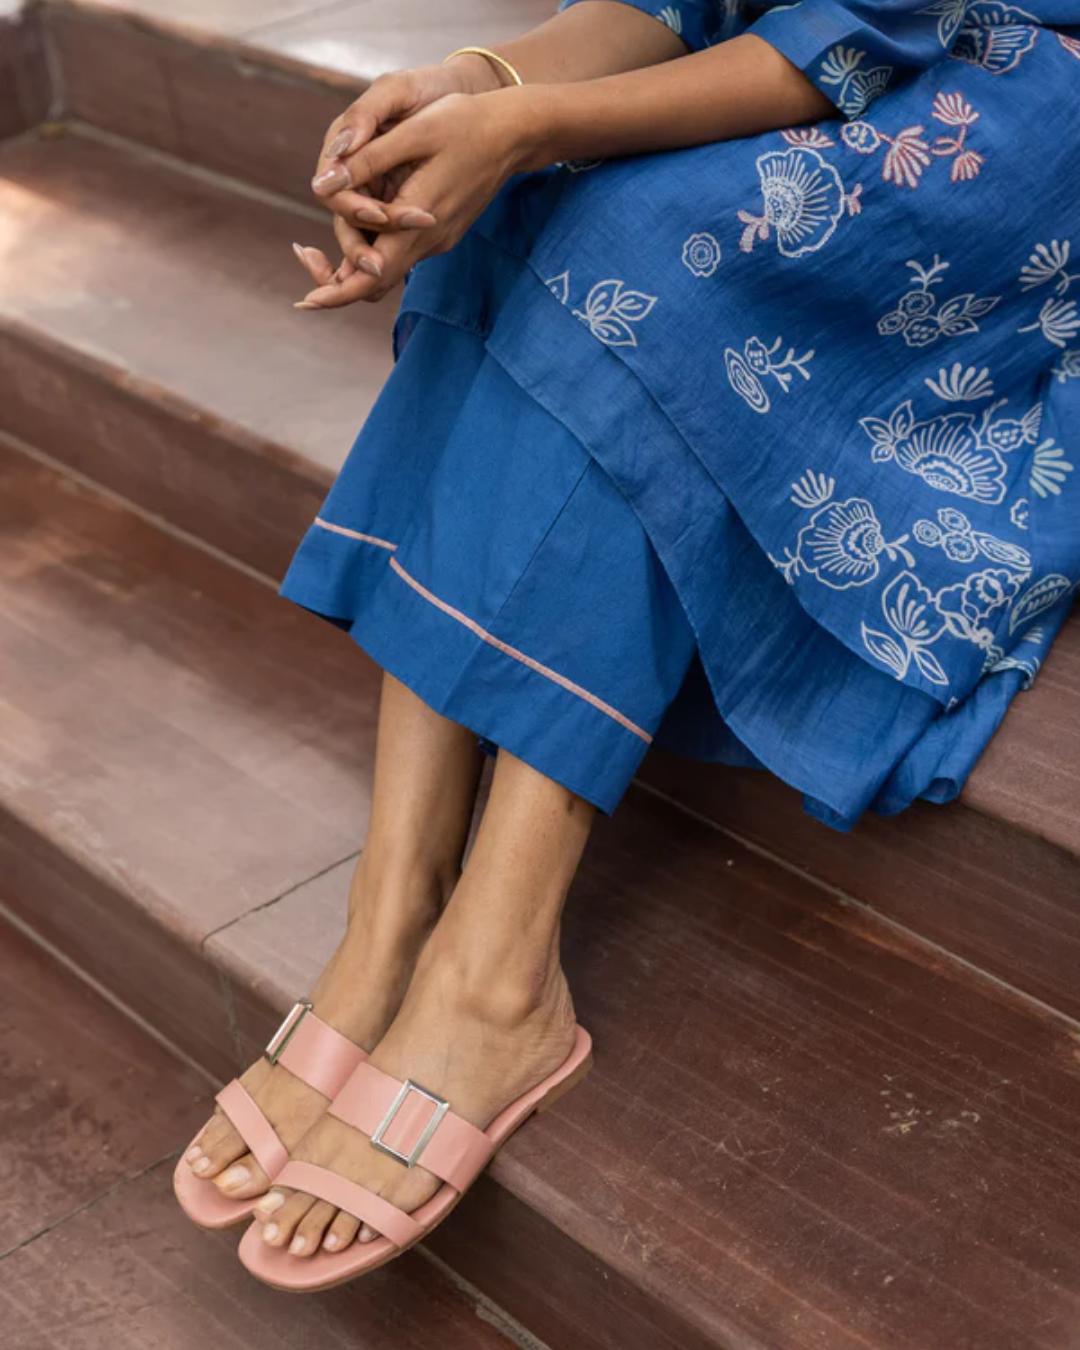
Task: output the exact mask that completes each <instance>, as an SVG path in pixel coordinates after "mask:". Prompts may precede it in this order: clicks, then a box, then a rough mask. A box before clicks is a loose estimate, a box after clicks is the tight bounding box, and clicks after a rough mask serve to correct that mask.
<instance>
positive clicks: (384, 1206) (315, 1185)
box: [278, 1162, 424, 1247]
mask: <svg viewBox="0 0 1080 1350" xmlns="http://www.w3.org/2000/svg"><path fill="white" fill-rule="evenodd" d="M278 1183H279V1185H282V1186H289V1187H291V1188H292V1189H293V1190H297V1191H304V1192H305V1193H306V1194H308V1195H313V1196H315V1198H316V1199H318V1200H325V1201H326V1202H327V1204H330V1205H333V1206H334V1207H335V1209H343V1210H344V1211H345V1213H346V1214H351V1215H352V1216H353V1218H354V1219H359V1220H360V1222H361V1223H369V1224H370V1225H371V1226H372V1228H374V1229H375V1231H376V1232H377V1233H381V1234H382V1236H383V1237H386V1238H389V1239H390V1241H391V1242H392V1243H393V1244H394V1246H395V1247H408V1246H409V1245H410V1243H413V1242H418V1241H419V1240H420V1238H421V1237H422V1236H423V1234H424V1228H423V1225H422V1224H419V1223H417V1221H416V1220H415V1219H414V1218H413V1217H412V1215H410V1214H406V1213H405V1211H404V1210H401V1209H398V1207H397V1206H396V1205H392V1204H391V1203H390V1201H389V1200H384V1199H383V1198H382V1196H381V1195H376V1194H375V1192H374V1191H369V1190H368V1189H367V1187H366V1186H358V1185H357V1184H356V1182H355V1181H348V1180H346V1178H345V1177H342V1176H339V1175H338V1174H337V1172H331V1171H330V1170H329V1168H326V1167H317V1166H316V1165H315V1164H314V1163H306V1162H291V1163H289V1164H288V1166H287V1167H286V1168H285V1169H284V1171H283V1172H282V1173H281V1175H280V1176H279V1177H278Z"/></svg>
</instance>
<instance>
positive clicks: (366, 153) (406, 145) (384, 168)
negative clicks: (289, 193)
mask: <svg viewBox="0 0 1080 1350" xmlns="http://www.w3.org/2000/svg"><path fill="white" fill-rule="evenodd" d="M417 120H418V119H415V118H414V119H411V120H410V121H408V122H399V123H398V125H397V126H396V127H393V128H392V129H391V130H390V131H387V132H385V133H384V134H383V135H382V136H377V137H376V138H375V140H373V141H371V142H370V143H369V144H367V145H364V146H361V147H360V149H359V150H356V151H354V152H352V153H350V154H348V155H345V156H343V157H341V158H340V159H335V160H333V161H332V162H331V163H330V165H329V166H328V167H327V168H325V169H323V170H322V171H321V172H319V173H317V174H316V175H315V177H314V179H313V180H312V184H311V186H312V189H313V191H314V192H315V195H316V196H317V197H331V196H333V194H334V193H335V192H341V191H342V190H343V189H344V188H354V187H356V186H358V185H359V184H361V183H370V182H371V180H372V179H373V178H376V177H378V175H379V174H385V173H389V172H390V170H391V169H394V168H397V167H398V166H399V165H402V164H409V163H411V162H412V161H413V160H415V159H419V158H420V157H421V156H423V155H425V154H428V153H430V149H431V146H430V140H431V136H430V132H427V131H425V130H424V128H423V127H421V128H420V130H419V131H417V129H416V124H417Z"/></svg>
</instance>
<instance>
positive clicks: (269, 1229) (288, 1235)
mask: <svg viewBox="0 0 1080 1350" xmlns="http://www.w3.org/2000/svg"><path fill="white" fill-rule="evenodd" d="M314 1203H315V1201H314V1200H313V1199H312V1197H311V1196H310V1195H305V1194H304V1192H303V1191H292V1192H291V1193H287V1195H286V1199H285V1203H284V1204H283V1205H282V1206H281V1208H280V1209H279V1210H278V1212H277V1213H276V1214H274V1215H273V1216H272V1217H271V1219H270V1221H269V1222H268V1223H265V1224H263V1230H262V1236H263V1241H264V1242H268V1243H269V1244H270V1246H271V1247H287V1246H288V1245H289V1243H290V1242H291V1241H292V1240H293V1238H294V1237H295V1235H296V1225H297V1224H298V1223H299V1222H300V1220H301V1219H302V1218H303V1217H304V1215H305V1214H306V1213H307V1212H308V1210H309V1209H310V1208H311V1206H312V1205H313V1204H314Z"/></svg>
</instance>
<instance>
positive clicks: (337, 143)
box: [326, 127, 355, 159]
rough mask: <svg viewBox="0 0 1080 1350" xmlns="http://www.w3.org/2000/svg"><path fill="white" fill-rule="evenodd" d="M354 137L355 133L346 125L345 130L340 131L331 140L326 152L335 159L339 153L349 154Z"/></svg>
mask: <svg viewBox="0 0 1080 1350" xmlns="http://www.w3.org/2000/svg"><path fill="white" fill-rule="evenodd" d="M354 137H355V133H354V132H352V131H350V130H349V128H348V127H346V129H345V130H344V131H339V132H338V134H337V135H336V136H335V137H334V139H333V140H332V141H331V142H330V144H329V145H328V146H327V147H326V153H327V154H328V155H330V156H331V157H332V158H335V159H336V158H337V156H338V155H346V154H348V152H349V151H350V150H351V149H352V143H353V139H354Z"/></svg>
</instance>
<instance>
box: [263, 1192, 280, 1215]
mask: <svg viewBox="0 0 1080 1350" xmlns="http://www.w3.org/2000/svg"><path fill="white" fill-rule="evenodd" d="M284 1203H285V1197H284V1196H283V1195H282V1194H281V1192H280V1191H267V1192H266V1194H265V1195H264V1196H263V1198H262V1199H261V1200H260V1201H259V1203H258V1206H257V1208H258V1210H259V1212H260V1213H262V1214H273V1212H274V1210H275V1209H280V1208H281V1206H282V1205H283V1204H284Z"/></svg>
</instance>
